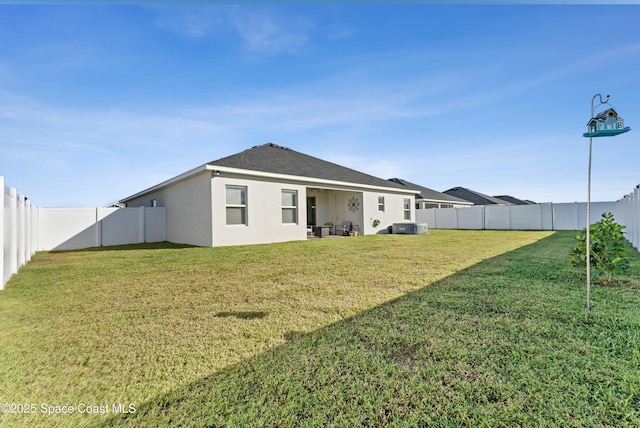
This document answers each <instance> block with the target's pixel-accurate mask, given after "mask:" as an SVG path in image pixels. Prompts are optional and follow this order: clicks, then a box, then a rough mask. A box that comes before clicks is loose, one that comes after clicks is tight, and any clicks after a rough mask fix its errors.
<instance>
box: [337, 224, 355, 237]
mask: <svg viewBox="0 0 640 428" xmlns="http://www.w3.org/2000/svg"><path fill="white" fill-rule="evenodd" d="M352 228H353V223H352V222H350V221H343V222H342V224H340V225H338V224H336V235H342V236H346V235H348V234H349V232H351V229H352Z"/></svg>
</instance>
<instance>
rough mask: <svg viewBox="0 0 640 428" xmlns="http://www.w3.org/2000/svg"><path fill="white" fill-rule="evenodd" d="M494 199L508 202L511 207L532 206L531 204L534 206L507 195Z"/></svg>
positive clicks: (529, 202)
mask: <svg viewBox="0 0 640 428" xmlns="http://www.w3.org/2000/svg"><path fill="white" fill-rule="evenodd" d="M494 198H498V199H501V200H503V201H506V202H509V203H511V204H513V205H532V204H535V202H531V201H525V200H522V199H518V198H514V197H513V196H509V195H501V196H494Z"/></svg>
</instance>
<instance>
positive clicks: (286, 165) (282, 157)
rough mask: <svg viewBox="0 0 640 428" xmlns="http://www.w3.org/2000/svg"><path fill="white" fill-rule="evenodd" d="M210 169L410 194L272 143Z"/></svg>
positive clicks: (214, 162) (380, 181) (256, 147)
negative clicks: (388, 188) (305, 178)
mask: <svg viewBox="0 0 640 428" xmlns="http://www.w3.org/2000/svg"><path fill="white" fill-rule="evenodd" d="M208 165H210V166H212V167H229V168H238V169H245V170H251V171H261V172H267V173H273V174H285V175H294V176H298V177H310V178H319V179H322V180H333V181H342V182H346V183H355V184H365V185H370V186H379V187H391V188H396V189H402V190H407V189H406V187H405V186H403V185H401V184H398V183H393V182H389V181H388V180H384V179H382V178H378V177H374V176H372V175H368V174H365V173H362V172H358V171H356V170H353V169H350V168H346V167H344V166H340V165H337V164H335V163H331V162H327V161H325V160H322V159H318V158H315V157H313V156H309V155H305V154H303V153H300V152H296V151H295V150H291V149H290V148H287V147H282V146H278V145H276V144H273V143H267V144H263V145H261V146H255V147H253V148H251V149H248V150H245V151H243V152H240V153H237V154H235V155H231V156H227V157H224V158H221V159H218V160H215V161H212V162H209V163H208Z"/></svg>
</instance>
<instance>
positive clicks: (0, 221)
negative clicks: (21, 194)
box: [0, 176, 6, 290]
mask: <svg viewBox="0 0 640 428" xmlns="http://www.w3.org/2000/svg"><path fill="white" fill-rule="evenodd" d="M0 191H2V198H0V290H4V240H5V236H4V199H5V198H6V192H5V187H4V177H2V176H0Z"/></svg>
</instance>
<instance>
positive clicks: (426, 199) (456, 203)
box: [416, 198, 473, 206]
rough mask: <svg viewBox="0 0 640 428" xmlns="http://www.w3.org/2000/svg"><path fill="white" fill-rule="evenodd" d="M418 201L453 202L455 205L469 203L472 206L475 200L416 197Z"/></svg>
mask: <svg viewBox="0 0 640 428" xmlns="http://www.w3.org/2000/svg"><path fill="white" fill-rule="evenodd" d="M416 202H436V203H439V204H453V205H469V206H472V205H473V202H470V201H451V200H447V199H433V198H422V199H418V198H416Z"/></svg>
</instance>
